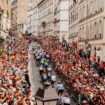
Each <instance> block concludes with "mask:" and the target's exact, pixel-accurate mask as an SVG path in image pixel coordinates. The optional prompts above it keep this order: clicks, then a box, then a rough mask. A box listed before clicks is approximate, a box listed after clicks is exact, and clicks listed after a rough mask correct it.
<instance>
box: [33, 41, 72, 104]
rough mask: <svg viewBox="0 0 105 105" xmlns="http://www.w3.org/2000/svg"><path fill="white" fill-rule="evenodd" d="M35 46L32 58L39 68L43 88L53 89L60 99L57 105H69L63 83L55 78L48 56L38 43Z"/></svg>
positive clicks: (68, 98)
mask: <svg viewBox="0 0 105 105" xmlns="http://www.w3.org/2000/svg"><path fill="white" fill-rule="evenodd" d="M35 44H36V45H35V47H33V51H34V58H35V60H36V62H37V66H38V68H39V73H40V78H41V83H42V85H43V88H44V89H47V88H51V87H53V88H55V90H56V92H57V94H58V96H59V97H61V98H60V99H59V101H58V104H57V105H70V97H69V94H67V93H66V92H65V88H64V84H63V82H62V81H61V80H60V79H59V78H57V75H56V73H55V71H54V68H53V66H52V62H51V57H50V55H49V54H47V53H46V52H45V51H44V50H43V48H42V47H41V45H40V44H39V43H37V42H36V43H35Z"/></svg>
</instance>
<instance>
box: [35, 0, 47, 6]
mask: <svg viewBox="0 0 105 105" xmlns="http://www.w3.org/2000/svg"><path fill="white" fill-rule="evenodd" d="M44 1H46V0H41V1H40V2H39V3H38V4H37V5H38V6H40V5H41V4H42V3H43V2H44Z"/></svg>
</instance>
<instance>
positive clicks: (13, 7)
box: [11, 0, 17, 34]
mask: <svg viewBox="0 0 105 105" xmlns="http://www.w3.org/2000/svg"><path fill="white" fill-rule="evenodd" d="M11 26H12V27H11V28H12V33H13V34H16V33H17V0H15V1H13V2H12V3H11Z"/></svg>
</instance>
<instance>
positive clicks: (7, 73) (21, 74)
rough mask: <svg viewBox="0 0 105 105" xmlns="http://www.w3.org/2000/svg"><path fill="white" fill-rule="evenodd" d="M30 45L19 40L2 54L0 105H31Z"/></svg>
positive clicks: (4, 49) (0, 61)
mask: <svg viewBox="0 0 105 105" xmlns="http://www.w3.org/2000/svg"><path fill="white" fill-rule="evenodd" d="M27 64H28V43H27V41H26V40H24V39H19V40H18V41H17V42H16V43H14V45H12V51H11V53H9V54H8V51H7V48H3V49H2V50H1V52H0V105H29V103H30V102H29V101H30V100H29V98H30V83H29V79H28V78H29V77H28V70H27Z"/></svg>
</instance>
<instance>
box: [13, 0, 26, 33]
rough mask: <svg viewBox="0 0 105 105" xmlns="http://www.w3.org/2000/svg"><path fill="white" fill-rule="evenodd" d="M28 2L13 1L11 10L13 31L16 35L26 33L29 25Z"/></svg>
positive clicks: (22, 0)
mask: <svg viewBox="0 0 105 105" xmlns="http://www.w3.org/2000/svg"><path fill="white" fill-rule="evenodd" d="M27 10H28V0H13V1H12V8H11V13H12V14H11V15H12V16H11V20H12V30H13V33H14V34H17V33H24V32H25V30H26V25H27Z"/></svg>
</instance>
